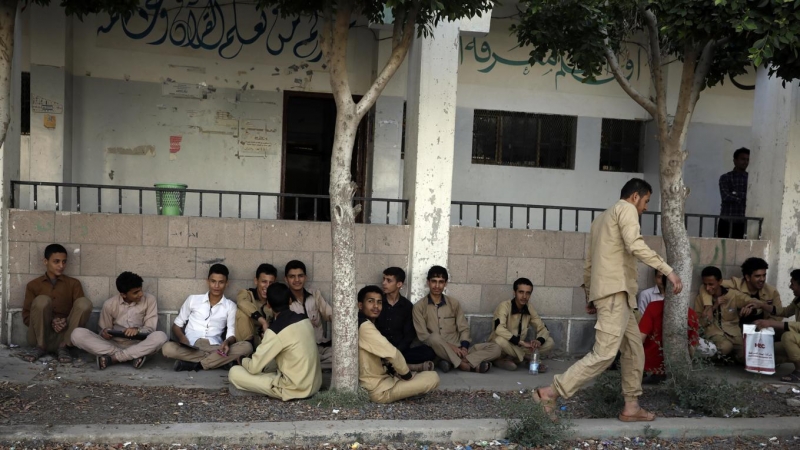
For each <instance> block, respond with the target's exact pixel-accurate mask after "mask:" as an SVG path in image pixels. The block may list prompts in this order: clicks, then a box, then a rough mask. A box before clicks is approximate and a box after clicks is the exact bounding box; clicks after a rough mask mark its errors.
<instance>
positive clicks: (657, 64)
mask: <svg viewBox="0 0 800 450" xmlns="http://www.w3.org/2000/svg"><path fill="white" fill-rule="evenodd" d="M641 11H642V15H643V16H644V19H645V23H646V24H647V32H648V34H647V37H648V39H647V40H648V43H649V45H650V52H649V53H650V70H651V76H652V79H653V85H654V86H655V89H656V111H657V113H656V114H653V119H655V120H656V123H658V128H659V132H660V135H661V136H667V135H668V134H669V125H668V123H667V88H666V86H665V85H664V71H663V70H662V67H661V44H660V43H659V38H658V21H657V20H656V15H655V14H653V12H652V11H650V10H648V9H646V8H642V10H641Z"/></svg>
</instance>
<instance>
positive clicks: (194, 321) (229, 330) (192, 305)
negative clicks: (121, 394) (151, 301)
mask: <svg viewBox="0 0 800 450" xmlns="http://www.w3.org/2000/svg"><path fill="white" fill-rule="evenodd" d="M227 284H228V268H227V267H225V266H224V265H222V264H214V265H213V266H211V268H209V269H208V292H206V293H205V294H202V295H190V296H189V297H188V298H187V299H186V301H185V302H183V306H181V310H180V312H179V313H178V317H176V318H175V322H174V323H173V324H172V336H173V339H175V340H176V341H177V342H167V343H166V344H164V347H163V348H162V349H161V352H162V353H163V354H164V356H166V357H167V358H173V359H176V360H177V361H175V365H174V366H173V369H174V370H175V371H176V372H180V371H183V370H200V369H206V370H209V369H216V368H217V367H222V366H224V365H226V364H231V363H233V362H234V361H237V360H238V358H239V357H240V356H247V355H249V354H251V353H253V346H252V345H251V344H250V343H249V342H236V336H235V335H234V330H235V323H236V304H235V303H233V302H232V301H230V300H228V298H226V297H225V294H224V292H225V286H227ZM184 327H185V331H184ZM223 332H224V333H225V339H224V340H223V339H222V334H223Z"/></svg>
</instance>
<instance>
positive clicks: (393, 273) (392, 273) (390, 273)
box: [383, 267, 406, 283]
mask: <svg viewBox="0 0 800 450" xmlns="http://www.w3.org/2000/svg"><path fill="white" fill-rule="evenodd" d="M383 274H384V275H386V276H387V277H394V279H395V281H397V282H400V283H405V282H406V271H405V270H403V269H401V268H399V267H389V268H388V269H386V270H384V271H383Z"/></svg>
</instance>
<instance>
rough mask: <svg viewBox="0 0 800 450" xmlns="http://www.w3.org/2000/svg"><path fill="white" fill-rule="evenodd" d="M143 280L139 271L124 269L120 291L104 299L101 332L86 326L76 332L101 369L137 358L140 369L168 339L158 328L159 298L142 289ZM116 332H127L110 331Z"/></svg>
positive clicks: (74, 340) (76, 341)
mask: <svg viewBox="0 0 800 450" xmlns="http://www.w3.org/2000/svg"><path fill="white" fill-rule="evenodd" d="M142 283H143V280H142V277H140V276H139V275H136V274H135V273H131V272H122V273H121V274H120V275H119V276H118V277H117V291H118V292H119V294H117V295H115V296H113V297H111V298H110V299H108V300H106V301H105V303H103V310H102V311H101V312H100V322H99V324H98V329H99V331H100V334H99V335H98V334H96V333H92V332H91V331H89V330H87V329H86V328H76V329H75V331H73V332H72V343H73V344H75V346H76V347H78V348H80V349H83V350H85V351H86V352H88V353H90V354H92V355H95V356H96V357H97V368H98V369H100V370H104V369H105V368H107V367H108V366H110V365H111V364H116V363H120V362H125V361H133V367H135V368H137V369H139V368H141V367H142V365H143V364H144V362H145V360H146V359H147V357H148V356H150V355H152V354H153V353H155V352H157V351H158V350H159V349H160V348H161V346H162V345H164V343H165V342H167V334H166V333H164V332H163V331H156V326H157V325H158V306H157V305H156V298H155V297H154V296H153V295H152V294H145V293H144V292H143V291H142ZM115 332H116V333H122V334H123V335H124V336H112V335H111V334H110V333H115Z"/></svg>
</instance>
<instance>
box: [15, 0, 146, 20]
mask: <svg viewBox="0 0 800 450" xmlns="http://www.w3.org/2000/svg"><path fill="white" fill-rule="evenodd" d="M22 3H23V5H25V6H27V5H30V4H35V5H40V6H47V5H49V4H50V3H51V0H22ZM59 6H61V7H62V8H64V13H66V14H67V15H68V16H72V15H74V16H76V17H78V18H79V19H81V20H83V16H85V15H87V14H99V13H108V14H111V15H116V14H119V15H121V16H123V17H127V16H130V15H131V14H132V13H133V12H134V11H136V9H138V7H139V0H61V1H60V2H59Z"/></svg>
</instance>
